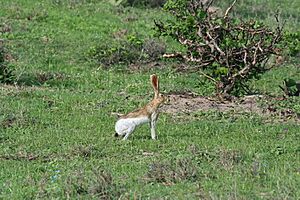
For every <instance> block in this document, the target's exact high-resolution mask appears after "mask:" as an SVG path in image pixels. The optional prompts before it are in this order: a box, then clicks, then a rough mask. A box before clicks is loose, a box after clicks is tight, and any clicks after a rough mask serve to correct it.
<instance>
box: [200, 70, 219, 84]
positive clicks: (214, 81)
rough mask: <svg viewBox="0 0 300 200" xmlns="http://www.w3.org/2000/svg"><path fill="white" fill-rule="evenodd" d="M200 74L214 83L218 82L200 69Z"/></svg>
mask: <svg viewBox="0 0 300 200" xmlns="http://www.w3.org/2000/svg"><path fill="white" fill-rule="evenodd" d="M199 73H200V74H202V75H203V76H205V77H206V78H208V79H210V80H212V81H213V82H214V83H218V81H216V80H215V79H214V78H212V77H211V76H208V75H207V74H205V73H204V72H202V71H199Z"/></svg>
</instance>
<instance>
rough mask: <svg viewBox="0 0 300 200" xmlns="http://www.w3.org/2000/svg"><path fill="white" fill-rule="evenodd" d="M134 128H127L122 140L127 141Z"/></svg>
mask: <svg viewBox="0 0 300 200" xmlns="http://www.w3.org/2000/svg"><path fill="white" fill-rule="evenodd" d="M134 129H135V126H129V127H128V129H127V130H126V134H125V136H124V138H123V140H127V138H128V136H129V135H130V134H131V133H132V132H133V131H134Z"/></svg>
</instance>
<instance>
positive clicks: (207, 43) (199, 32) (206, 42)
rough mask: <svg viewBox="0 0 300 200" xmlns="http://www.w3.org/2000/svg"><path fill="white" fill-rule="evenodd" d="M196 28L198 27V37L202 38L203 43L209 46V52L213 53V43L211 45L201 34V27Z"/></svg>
mask: <svg viewBox="0 0 300 200" xmlns="http://www.w3.org/2000/svg"><path fill="white" fill-rule="evenodd" d="M198 28H199V29H198V32H197V35H198V36H199V37H200V38H202V39H203V40H204V42H205V44H206V45H207V46H209V47H210V49H211V53H213V52H214V45H211V44H210V42H209V41H207V40H206V39H205V38H204V37H203V34H202V33H201V27H200V26H199V27H198Z"/></svg>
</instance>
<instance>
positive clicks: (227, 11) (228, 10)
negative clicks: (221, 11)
mask: <svg viewBox="0 0 300 200" xmlns="http://www.w3.org/2000/svg"><path fill="white" fill-rule="evenodd" d="M235 2H236V0H234V1H233V3H232V4H231V6H229V7H228V8H227V10H226V12H225V15H224V19H226V18H227V17H228V13H229V12H230V10H231V9H232V7H233V6H234V4H235Z"/></svg>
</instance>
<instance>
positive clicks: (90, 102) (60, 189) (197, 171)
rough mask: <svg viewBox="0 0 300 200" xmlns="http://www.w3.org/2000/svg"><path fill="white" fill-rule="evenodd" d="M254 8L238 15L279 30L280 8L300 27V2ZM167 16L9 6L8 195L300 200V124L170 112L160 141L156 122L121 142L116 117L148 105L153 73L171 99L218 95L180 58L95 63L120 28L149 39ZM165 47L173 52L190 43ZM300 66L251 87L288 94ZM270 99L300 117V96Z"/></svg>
mask: <svg viewBox="0 0 300 200" xmlns="http://www.w3.org/2000/svg"><path fill="white" fill-rule="evenodd" d="M226 2H228V1H226ZM249 2H252V1H250V0H243V1H240V2H239V4H238V5H237V6H239V8H240V9H237V11H236V14H237V15H240V16H244V17H245V18H248V17H258V18H260V19H262V20H264V21H265V22H266V23H268V24H272V23H273V21H272V14H268V13H270V12H271V11H272V10H276V9H277V8H279V9H282V17H283V18H284V19H286V20H287V29H289V30H296V31H299V27H300V16H299V13H300V3H299V2H298V1H296V0H295V1H293V0H288V1H285V2H284V3H282V1H267V2H264V1H261V0H257V1H255V3H253V2H252V3H249ZM222 4H223V3H222ZM246 11H247V12H246ZM169 17H170V16H167V15H166V14H165V13H163V12H162V11H161V10H160V9H138V8H121V7H115V6H113V5H111V4H109V3H106V2H105V1H84V0H82V1H80V0H78V1H71V0H66V1H60V0H58V1H55V0H45V1H26V0H18V1H9V0H1V2H0V30H1V29H2V31H1V32H0V39H3V41H4V42H5V45H6V47H7V48H8V49H9V52H10V54H11V57H12V58H11V63H12V65H13V66H14V68H15V71H14V73H15V74H16V77H15V79H16V84H13V85H6V84H0V199H99V198H103V199H299V198H300V190H299V185H300V143H299V137H300V126H299V120H297V119H295V117H294V118H293V117H292V118H284V120H282V117H280V116H279V117H278V115H276V116H269V115H268V116H264V115H258V114H256V113H242V114H234V113H222V112H217V111H209V112H192V113H189V115H187V114H184V113H180V114H178V115H180V116H178V115H172V114H166V113H162V114H161V116H160V118H159V121H158V127H157V131H158V140H156V141H153V140H151V139H150V130H149V128H148V126H147V125H144V126H141V127H140V128H138V129H137V130H136V131H135V132H134V133H133V134H132V135H131V136H130V137H129V140H128V141H121V140H117V139H115V138H114V137H113V134H114V123H115V121H116V118H115V116H113V115H112V114H111V113H112V112H120V113H126V112H128V111H131V110H132V109H135V108H137V107H138V106H142V105H144V104H145V103H147V101H149V100H150V99H151V97H152V90H151V86H150V85H149V75H150V74H152V73H157V74H158V75H159V77H160V79H161V89H162V91H163V92H166V93H169V92H175V91H192V92H194V93H196V94H199V95H205V96H212V95H213V85H212V84H211V83H209V81H208V80H206V79H205V78H204V77H202V76H200V75H198V74H196V73H191V74H185V73H178V72H176V71H175V70H174V69H173V68H172V66H173V65H174V63H171V62H167V61H163V62H161V63H160V64H159V65H160V66H159V67H151V66H148V65H147V66H146V68H143V69H142V70H134V71H132V70H128V65H126V64H118V65H112V66H110V67H109V68H105V66H101V65H99V64H97V63H96V62H95V61H94V60H92V59H89V56H88V55H89V53H90V52H91V51H93V50H94V49H95V48H97V47H99V46H101V45H111V44H114V43H116V42H117V40H118V38H116V36H115V35H116V34H117V33H119V32H120V30H126V31H127V34H128V35H133V36H135V37H139V38H141V39H147V38H151V37H153V34H154V32H153V26H154V25H153V20H154V19H158V18H159V19H167V18H169ZM164 42H166V44H167V51H172V50H174V49H178V48H181V47H179V46H178V44H176V43H175V42H173V41H171V40H170V39H168V38H167V39H164ZM299 61H300V60H299V58H294V59H293V60H292V61H290V62H286V63H285V64H283V65H282V66H280V67H277V68H275V69H274V70H272V71H270V72H268V73H266V74H265V75H263V77H262V79H261V80H259V81H256V82H253V84H252V85H253V86H252V87H253V88H254V89H255V90H257V91H259V93H260V94H268V95H272V96H282V91H280V89H279V87H278V85H281V84H282V81H283V79H284V78H287V77H290V78H295V79H299V77H300V68H299ZM103 67H104V68H105V69H104V68H103ZM264 103H266V102H264ZM267 103H268V102H267ZM271 103H272V105H273V106H275V107H276V108H277V109H278V110H287V109H289V110H292V111H293V112H294V113H296V114H297V113H298V115H299V114H300V106H299V105H300V100H299V97H294V98H292V97H291V98H289V99H288V100H286V101H283V102H271ZM262 104H263V102H262Z"/></svg>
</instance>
